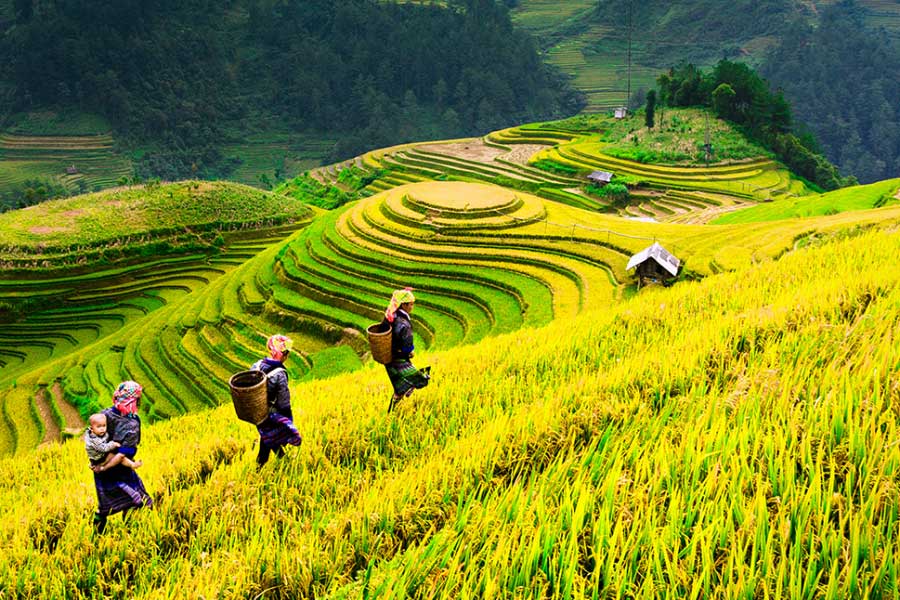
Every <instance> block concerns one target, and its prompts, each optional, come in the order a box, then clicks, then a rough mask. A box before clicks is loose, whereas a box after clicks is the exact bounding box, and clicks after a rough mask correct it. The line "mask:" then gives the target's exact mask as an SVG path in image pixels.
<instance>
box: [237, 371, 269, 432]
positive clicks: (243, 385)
mask: <svg viewBox="0 0 900 600" xmlns="http://www.w3.org/2000/svg"><path fill="white" fill-rule="evenodd" d="M228 387H230V388H231V400H232V401H233V402H234V412H235V413H237V418H238V419H240V420H241V421H247V422H248V423H253V424H254V425H259V424H260V423H262V422H263V421H265V420H266V417H267V416H269V403H268V398H267V395H266V374H265V373H263V372H262V371H241V372H240V373H235V374H234V375H232V376H231V379H229V380H228Z"/></svg>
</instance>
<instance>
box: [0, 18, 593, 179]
mask: <svg viewBox="0 0 900 600" xmlns="http://www.w3.org/2000/svg"><path fill="white" fill-rule="evenodd" d="M7 1H9V0H7ZM448 5H449V6H448V7H437V6H419V5H415V4H401V5H398V4H393V3H380V2H375V1H374V0H343V1H341V2H333V1H324V0H304V1H297V2H289V3H285V2H276V1H273V0H185V1H179V2H176V1H174V0H146V1H144V0H141V1H138V0H123V1H121V2H115V3H105V2H103V3H100V2H89V1H86V0H83V1H82V0H48V1H46V2H35V1H34V0H15V3H14V6H13V10H6V11H0V12H2V13H6V14H9V13H12V14H14V17H13V18H12V19H11V20H9V21H3V20H2V19H0V27H2V31H0V33H2V35H0V54H2V55H3V56H4V57H8V60H5V61H3V63H2V64H0V94H4V97H5V98H6V99H7V100H8V102H4V103H2V104H3V106H4V108H0V119H2V118H4V117H8V116H9V115H10V114H11V113H13V112H15V111H22V110H33V109H35V108H39V107H45V106H73V105H75V106H77V107H79V108H80V109H81V110H85V111H90V112H96V113H99V114H102V115H104V116H106V117H107V118H108V119H109V120H110V121H111V122H112V123H113V125H114V127H115V128H116V130H117V131H118V132H119V133H120V134H123V135H124V136H125V137H126V138H127V139H128V140H130V141H132V142H139V143H140V144H141V145H142V146H145V147H146V146H147V145H149V146H150V147H151V150H150V151H148V152H146V153H143V154H142V156H140V157H139V159H138V161H137V163H136V171H137V173H138V174H139V175H141V176H145V177H146V176H161V177H165V178H177V177H184V176H189V175H192V176H198V175H200V176H202V175H227V172H228V169H229V167H233V166H234V165H228V164H226V162H225V161H223V158H222V153H221V151H220V148H221V146H222V144H223V143H225V142H227V141H228V140H229V139H231V138H234V137H235V136H240V135H241V134H242V133H245V132H246V130H247V128H251V127H255V128H257V130H259V129H263V130H264V129H265V127H266V126H267V124H271V123H273V122H278V123H279V124H287V125H288V126H289V127H291V128H292V129H293V130H295V131H328V132H337V133H339V134H341V136H342V137H341V141H340V142H339V144H338V147H337V148H336V149H335V155H334V156H333V158H341V157H344V156H349V155H353V154H357V153H359V152H361V151H363V150H366V149H369V148H374V147H380V146H384V145H389V144H392V143H397V142H403V141H409V140H412V139H414V138H418V139H422V138H433V137H442V136H454V135H463V134H472V133H477V132H481V131H487V130H490V129H493V128H497V127H500V126H504V125H508V124H512V123H517V122H522V121H527V120H535V119H538V118H546V117H552V116H557V115H562V114H564V113H565V114H569V113H571V112H574V111H577V110H578V109H579V107H580V104H579V102H580V99H579V96H578V95H577V94H576V93H574V92H572V91H571V89H570V88H568V87H567V84H566V83H565V82H564V81H563V79H562V77H561V76H559V75H558V74H556V73H554V72H553V71H552V70H551V69H550V68H549V67H546V66H545V65H543V64H542V63H541V61H540V58H539V56H538V54H537V51H536V49H535V47H534V45H533V43H532V42H531V40H530V39H529V38H528V37H527V36H526V35H525V34H523V33H520V32H516V31H514V30H513V29H512V25H511V23H510V21H509V16H508V14H507V12H506V8H505V7H504V6H502V5H497V4H495V3H494V2H493V1H492V0H464V1H454V2H449V3H448ZM7 8H8V7H7Z"/></svg>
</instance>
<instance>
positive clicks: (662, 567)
mask: <svg viewBox="0 0 900 600" xmlns="http://www.w3.org/2000/svg"><path fill="white" fill-rule="evenodd" d="M409 196H410V197H411V198H416V195H415V194H409ZM508 198H509V197H508V196H507V199H508ZM419 200H428V199H423V198H419ZM373 202H374V200H373ZM491 202H492V200H490V199H489V198H486V197H482V196H479V200H478V207H479V208H484V207H485V204H488V205H490V203H491ZM522 202H523V204H522V206H521V207H520V208H518V209H516V210H527V209H528V206H529V202H528V201H526V200H525V199H522ZM514 203H515V202H514ZM385 206H387V204H385ZM473 206H474V205H473ZM395 208H396V210H398V211H399V210H400V208H399V207H395ZM385 210H387V209H385ZM407 210H412V209H409V208H408V207H407ZM573 210H574V209H573ZM365 211H366V209H365V208H364V207H351V209H350V210H348V212H347V213H344V214H349V213H352V212H361V213H362V215H365ZM875 212H879V211H875ZM512 214H514V212H513V213H512ZM879 214H881V215H883V218H880V219H873V221H872V222H871V223H870V225H869V226H867V227H859V226H852V225H850V224H849V222H848V223H847V224H845V225H843V226H841V227H839V228H837V229H835V230H834V232H833V233H834V234H833V235H830V236H820V237H819V238H818V239H817V241H816V242H815V243H812V244H808V245H807V246H806V247H804V248H802V249H797V250H794V251H790V252H786V253H783V255H782V256H780V258H779V259H778V260H761V261H758V262H753V261H746V262H744V264H742V265H740V266H738V267H736V268H735V270H734V271H733V272H728V273H723V274H720V275H717V276H715V277H707V278H705V279H704V280H702V281H697V282H683V283H681V284H679V285H677V286H675V287H672V288H668V289H665V288H653V289H649V290H646V291H643V292H641V293H640V294H638V295H636V296H634V297H632V298H630V299H628V300H622V301H621V302H617V303H616V304H614V305H610V306H606V307H603V308H598V309H591V310H586V311H585V312H584V313H582V314H577V315H566V316H565V317H564V318H559V319H556V320H554V321H553V322H551V323H549V324H547V325H545V326H543V327H540V328H534V327H526V328H524V329H521V330H518V331H515V332H512V333H506V334H502V335H499V336H495V337H491V338H488V339H484V340H482V341H480V342H477V343H475V344H470V345H463V346H460V347H456V348H451V349H446V350H441V351H428V352H423V353H422V354H421V356H419V358H418V362H420V363H421V364H431V365H433V368H434V373H435V376H434V379H433V384H432V385H431V386H429V387H428V388H426V389H425V390H422V391H420V392H418V393H417V394H416V395H414V396H413V397H412V398H410V399H409V400H407V401H406V403H405V404H401V406H400V409H399V411H398V412H397V413H395V414H392V415H390V416H386V415H385V414H384V405H383V403H382V402H380V400H382V399H383V398H385V397H386V396H387V395H388V394H389V386H388V382H387V378H386V377H385V376H384V373H383V371H382V370H380V368H377V367H376V366H372V365H368V366H365V367H363V368H362V369H361V370H359V371H357V372H355V373H350V374H344V375H340V376H337V377H334V378H330V379H325V380H318V381H312V382H295V383H294V384H293V385H292V393H293V398H294V406H295V414H296V415H297V422H298V425H299V428H300V430H301V431H302V432H303V434H304V437H305V439H304V443H303V446H302V447H301V448H300V449H296V450H295V451H294V452H293V453H291V454H290V455H289V456H288V457H287V458H285V459H283V460H281V461H276V462H275V463H274V464H270V465H268V466H267V468H266V469H264V470H263V471H262V472H259V473H257V472H256V471H255V464H254V454H255V452H254V450H253V449H252V447H251V446H252V443H253V439H254V437H255V432H254V431H253V429H252V427H250V426H248V425H246V424H243V423H241V422H238V421H237V420H236V419H235V418H234V415H233V410H232V409H231V407H229V406H222V407H220V408H215V409H211V410H206V411H202V412H200V413H198V414H193V415H190V416H186V417H180V418H177V419H172V420H169V421H167V422H164V423H159V424H154V425H150V426H146V427H145V435H144V440H143V443H142V450H141V454H140V456H141V458H143V460H144V461H145V466H144V467H143V469H142V475H143V477H144V479H145V482H146V483H147V486H148V489H149V490H150V491H151V492H152V493H153V494H154V495H155V496H156V498H157V506H156V508H155V509H154V510H146V511H143V512H138V513H136V514H134V515H133V516H132V517H131V520H130V521H129V522H128V523H127V524H125V523H123V522H122V521H121V520H120V519H118V518H116V519H114V520H113V521H112V522H111V524H110V527H109V528H108V530H107V533H106V535H104V536H103V537H100V538H94V537H92V535H91V524H90V513H91V511H92V509H93V507H94V503H95V497H94V492H93V489H92V483H91V477H90V473H89V471H88V469H87V466H86V461H85V458H84V456H83V453H84V451H83V448H82V447H81V445H80V444H79V443H77V442H70V443H65V444H61V445H59V444H57V445H52V446H47V447H44V448H41V449H40V450H38V451H36V452H27V453H21V454H19V455H17V456H15V457H8V458H5V459H2V460H0V482H2V483H0V509H2V511H3V515H4V517H3V518H2V519H0V547H2V554H3V557H4V560H3V561H2V562H0V589H2V590H4V596H6V597H46V598H50V597H53V598H62V597H67V598H89V597H109V598H199V597H204V598H211V597H217V598H313V597H315V598H402V597H413V598H476V597H477V598H496V597H504V598H535V599H537V598H766V597H768V598H787V597H790V598H829V599H839V598H888V597H894V596H895V595H896V593H897V570H898V563H897V562H896V561H897V556H898V552H900V547H898V536H897V535H896V530H897V526H898V507H900V504H898V502H900V497H898V494H900V492H898V486H897V469H898V467H900V447H898V445H897V439H898V438H900V429H898V410H900V408H898V407H900V310H898V308H900V271H898V270H897V269H896V268H895V267H894V263H895V258H896V256H897V254H898V252H900V235H898V228H897V223H898V222H897V217H896V215H894V216H892V217H888V215H889V214H893V213H892V212H891V209H881V211H880V212H879ZM362 215H361V216H360V218H364V216H362ZM370 216H371V215H370ZM836 216H840V215H836ZM485 218H487V217H485ZM809 225H811V223H810V224H808V226H809ZM832 225H835V226H836V224H834V223H832ZM671 227H674V226H671ZM301 234H302V232H301ZM298 235H299V234H295V236H298ZM292 239H294V240H296V237H295V238H292ZM221 279H222V278H220V280H221ZM126 337H127V338H129V339H128V343H129V344H130V343H132V341H134V340H132V339H130V336H126Z"/></svg>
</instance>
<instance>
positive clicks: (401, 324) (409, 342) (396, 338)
mask: <svg viewBox="0 0 900 600" xmlns="http://www.w3.org/2000/svg"><path fill="white" fill-rule="evenodd" d="M391 326H392V327H393V328H394V331H393V333H392V334H391V354H392V356H393V357H394V360H409V355H410V354H412V353H413V351H414V350H415V349H416V348H415V346H414V345H413V332H412V323H411V322H410V320H409V315H408V314H407V313H406V311H404V310H403V309H402V308H398V309H397V312H395V313H394V322H393V323H392V324H391Z"/></svg>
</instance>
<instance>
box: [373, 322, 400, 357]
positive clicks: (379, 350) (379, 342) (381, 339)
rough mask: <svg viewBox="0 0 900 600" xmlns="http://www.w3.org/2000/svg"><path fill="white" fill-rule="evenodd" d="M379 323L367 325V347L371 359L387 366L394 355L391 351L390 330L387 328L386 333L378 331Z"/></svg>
mask: <svg viewBox="0 0 900 600" xmlns="http://www.w3.org/2000/svg"><path fill="white" fill-rule="evenodd" d="M380 329H381V323H375V324H374V325H369V327H368V328H367V329H366V333H367V334H369V347H370V348H371V349H372V359H373V360H374V361H375V362H379V363H381V364H383V365H386V364H388V363H389V362H391V359H393V357H394V354H393V352H392V351H391V333H392V328H391V327H390V326H389V327H388V328H387V331H379V330H380Z"/></svg>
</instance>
